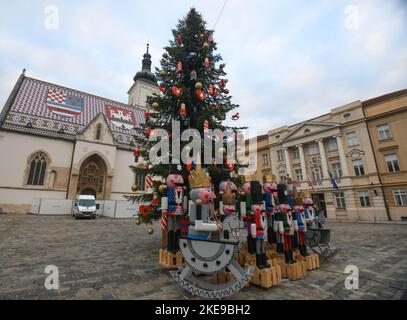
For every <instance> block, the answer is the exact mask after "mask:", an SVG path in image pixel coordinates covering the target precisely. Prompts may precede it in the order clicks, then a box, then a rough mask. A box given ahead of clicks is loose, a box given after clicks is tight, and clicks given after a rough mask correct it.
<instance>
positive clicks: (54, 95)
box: [48, 90, 65, 103]
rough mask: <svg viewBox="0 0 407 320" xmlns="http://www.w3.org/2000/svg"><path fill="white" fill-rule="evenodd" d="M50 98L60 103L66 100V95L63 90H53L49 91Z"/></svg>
mask: <svg viewBox="0 0 407 320" xmlns="http://www.w3.org/2000/svg"><path fill="white" fill-rule="evenodd" d="M48 99H49V100H51V101H54V102H58V103H64V102H65V96H64V94H63V93H62V92H60V91H57V90H52V91H49V92H48Z"/></svg>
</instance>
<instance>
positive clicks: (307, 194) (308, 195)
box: [301, 191, 311, 198]
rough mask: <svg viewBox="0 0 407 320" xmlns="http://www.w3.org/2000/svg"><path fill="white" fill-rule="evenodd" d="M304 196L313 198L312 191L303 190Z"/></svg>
mask: <svg viewBox="0 0 407 320" xmlns="http://www.w3.org/2000/svg"><path fill="white" fill-rule="evenodd" d="M301 194H302V197H303V198H311V192H309V191H303V192H301Z"/></svg>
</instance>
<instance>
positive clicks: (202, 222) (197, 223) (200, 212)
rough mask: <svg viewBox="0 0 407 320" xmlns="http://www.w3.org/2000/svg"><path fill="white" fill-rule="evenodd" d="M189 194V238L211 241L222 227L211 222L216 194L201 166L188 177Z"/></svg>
mask: <svg viewBox="0 0 407 320" xmlns="http://www.w3.org/2000/svg"><path fill="white" fill-rule="evenodd" d="M188 181H189V187H190V189H191V191H190V192H189V195H190V198H191V200H190V201H189V219H190V225H189V228H188V237H189V238H192V239H201V240H207V239H209V235H210V233H212V232H216V231H219V230H220V229H221V225H219V224H217V223H216V221H213V220H211V218H212V216H213V212H214V206H213V201H214V199H215V197H216V196H215V193H214V192H213V191H212V189H211V180H210V177H209V175H208V174H207V173H206V172H205V171H204V170H202V168H201V166H200V165H196V168H195V170H192V171H191V174H190V175H189V177H188Z"/></svg>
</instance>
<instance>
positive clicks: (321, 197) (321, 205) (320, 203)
mask: <svg viewBox="0 0 407 320" xmlns="http://www.w3.org/2000/svg"><path fill="white" fill-rule="evenodd" d="M312 200H313V201H314V205H315V207H316V208H317V210H318V214H320V213H321V212H323V213H324V216H325V218H327V212H326V203H325V194H323V193H313V194H312Z"/></svg>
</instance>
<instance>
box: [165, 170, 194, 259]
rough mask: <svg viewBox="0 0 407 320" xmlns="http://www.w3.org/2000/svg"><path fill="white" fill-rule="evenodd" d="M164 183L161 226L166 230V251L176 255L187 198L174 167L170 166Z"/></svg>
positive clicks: (182, 183) (180, 178) (181, 178)
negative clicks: (165, 192) (165, 193)
mask: <svg viewBox="0 0 407 320" xmlns="http://www.w3.org/2000/svg"><path fill="white" fill-rule="evenodd" d="M166 181H167V196H166V197H162V198H161V209H162V218H161V219H162V223H161V226H162V227H166V228H167V230H168V232H167V251H168V252H172V253H176V252H177V251H178V250H179V242H178V240H179V237H180V236H181V224H180V219H181V216H183V215H184V214H186V213H187V208H188V198H187V195H186V192H185V191H186V187H185V185H184V179H183V177H182V175H181V174H180V170H177V166H176V165H171V166H170V174H169V176H168V177H167V180H166ZM163 222H165V223H163Z"/></svg>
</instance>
